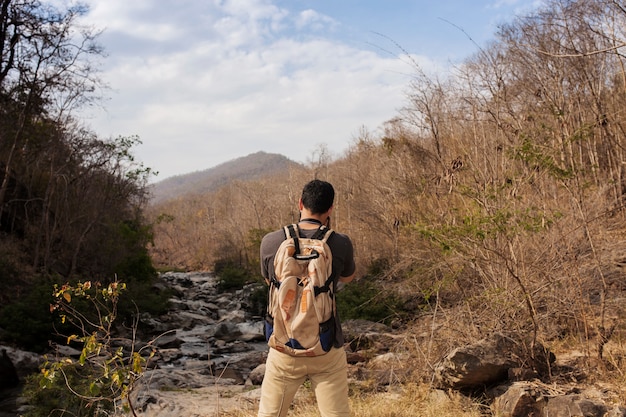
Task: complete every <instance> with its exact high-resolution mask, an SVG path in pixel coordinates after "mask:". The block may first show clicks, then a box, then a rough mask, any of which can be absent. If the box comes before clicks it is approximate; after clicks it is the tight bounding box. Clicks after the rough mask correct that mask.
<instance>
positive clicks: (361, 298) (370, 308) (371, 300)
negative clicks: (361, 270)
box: [337, 278, 405, 323]
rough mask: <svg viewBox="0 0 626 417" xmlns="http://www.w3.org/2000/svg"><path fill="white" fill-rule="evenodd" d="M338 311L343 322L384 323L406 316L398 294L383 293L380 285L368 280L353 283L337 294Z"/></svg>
mask: <svg viewBox="0 0 626 417" xmlns="http://www.w3.org/2000/svg"><path fill="white" fill-rule="evenodd" d="M337 310H338V311H339V315H340V317H341V319H342V320H346V319H364V320H370V321H374V322H383V323H389V322H390V321H391V320H392V319H393V318H396V317H399V316H403V315H404V314H405V312H404V311H403V310H402V302H401V301H400V299H399V297H398V296H397V295H396V294H394V293H391V292H389V293H387V292H385V291H383V287H382V286H381V284H380V283H377V282H375V281H371V280H370V279H368V278H364V279H360V280H358V281H353V282H351V283H349V284H347V285H346V286H345V287H344V288H343V289H342V290H341V291H340V292H338V293H337Z"/></svg>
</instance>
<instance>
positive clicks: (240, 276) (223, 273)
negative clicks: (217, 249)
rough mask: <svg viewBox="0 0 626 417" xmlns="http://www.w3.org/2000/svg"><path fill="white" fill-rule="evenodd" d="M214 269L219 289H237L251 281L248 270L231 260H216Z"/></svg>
mask: <svg viewBox="0 0 626 417" xmlns="http://www.w3.org/2000/svg"><path fill="white" fill-rule="evenodd" d="M214 269H215V274H216V275H217V278H218V281H217V288H218V290H219V291H229V290H238V289H241V288H243V286H244V285H246V284H248V283H249V282H251V281H252V278H251V276H250V274H249V273H248V271H246V269H245V268H244V267H242V266H239V265H237V264H235V263H233V262H218V263H216V265H215V268H214Z"/></svg>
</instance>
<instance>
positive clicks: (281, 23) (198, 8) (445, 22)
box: [56, 0, 541, 181]
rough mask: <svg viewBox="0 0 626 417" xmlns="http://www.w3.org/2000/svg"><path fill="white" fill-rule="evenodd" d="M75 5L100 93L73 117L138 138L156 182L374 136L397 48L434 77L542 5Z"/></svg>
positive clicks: (399, 96)
mask: <svg viewBox="0 0 626 417" xmlns="http://www.w3.org/2000/svg"><path fill="white" fill-rule="evenodd" d="M56 1H57V2H58V1H61V2H62V1H64V0H56ZM68 1H71V0H65V2H66V3H67V2H68ZM83 2H85V3H87V4H88V5H90V8H91V11H90V12H89V14H88V15H87V16H85V17H84V23H86V24H89V25H93V26H95V27H98V28H101V29H103V30H104V32H103V34H102V36H101V38H100V42H101V44H102V45H103V46H104V47H105V49H106V51H107V54H108V56H107V58H106V59H104V60H103V61H102V74H101V76H102V79H103V81H105V82H106V83H107V84H108V86H109V87H110V89H109V90H107V91H105V92H104V96H105V100H104V101H103V102H102V105H101V106H100V107H96V108H90V109H86V110H85V111H84V112H82V113H81V117H83V118H84V121H85V123H86V124H88V125H89V126H91V127H92V129H93V130H94V131H96V132H97V133H99V134H100V135H101V136H102V137H116V136H119V135H122V136H130V135H138V136H139V137H140V139H141V140H142V142H143V144H142V145H140V146H139V147H138V148H136V149H135V155H136V157H137V159H138V160H139V161H141V162H142V163H143V164H144V165H145V166H148V167H150V168H152V169H154V170H156V171H158V172H159V175H158V176H157V177H156V178H154V179H153V181H160V180H163V179H165V178H168V177H171V176H174V175H180V174H186V173H190V172H193V171H199V170H204V169H208V168H211V167H214V166H216V165H219V164H221V163H223V162H227V161H229V160H232V159H234V158H238V157H242V156H246V155H248V154H250V153H254V152H257V151H265V152H272V153H280V154H283V155H285V156H287V157H289V158H291V159H293V160H294V161H298V162H305V163H306V162H307V161H310V160H312V159H313V155H314V153H315V152H316V151H317V150H319V149H320V146H323V147H326V149H327V150H328V151H330V152H331V154H332V155H334V156H341V154H342V153H343V152H345V150H346V149H347V148H348V147H349V146H350V145H351V144H352V143H353V141H354V139H355V138H356V137H357V136H358V133H359V131H360V130H361V129H362V128H366V129H368V130H370V131H371V132H376V131H377V129H379V128H380V127H381V126H382V124H383V123H384V122H385V121H387V120H389V119H391V118H392V117H394V116H396V115H397V113H398V110H399V108H401V107H402V106H403V105H404V104H405V97H406V93H407V88H408V84H409V81H410V77H411V74H412V68H411V65H410V64H409V63H408V60H407V58H406V57H405V56H404V52H403V50H404V51H406V52H408V53H410V54H411V56H412V59H413V60H415V61H416V62H418V63H419V64H420V66H422V68H423V69H425V70H426V71H429V72H431V73H434V72H445V69H446V68H448V67H449V66H450V65H452V64H455V63H459V62H461V61H462V60H463V59H464V58H467V57H468V56H470V55H471V54H472V53H474V52H476V50H477V49H476V48H477V47H476V45H475V44H478V45H481V46H482V45H484V44H485V43H486V42H488V41H489V40H491V39H493V37H494V33H495V31H496V29H497V25H498V24H500V23H502V22H506V21H509V20H510V19H512V18H513V16H514V15H515V14H524V13H527V12H529V11H531V10H533V9H534V8H535V7H537V6H539V5H540V4H541V3H540V2H539V0H439V1H424V0H413V1H410V0H376V1H375V0H367V1H358V0H169V1H164V0H132V1H131V0H106V1H102V0H86V1H83ZM464 32H465V33H464ZM468 35H469V36H470V37H471V38H472V39H471V40H470V39H468ZM397 45H400V48H399V47H398V46H397Z"/></svg>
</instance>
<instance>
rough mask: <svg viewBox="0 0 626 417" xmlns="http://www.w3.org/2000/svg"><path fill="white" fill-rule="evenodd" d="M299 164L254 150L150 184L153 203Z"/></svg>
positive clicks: (283, 157)
mask: <svg viewBox="0 0 626 417" xmlns="http://www.w3.org/2000/svg"><path fill="white" fill-rule="evenodd" d="M300 167H301V165H300V164H298V163H297V162H294V161H292V160H290V159H289V158H287V157H285V156H283V155H279V154H273V153H266V152H256V153H253V154H250V155H248V156H244V157H241V158H237V159H233V160H231V161H228V162H225V163H223V164H220V165H217V166H216V167H213V168H209V169H206V170H203V171H195V172H192V173H189V174H184V175H177V176H174V177H170V178H166V179H164V180H163V181H159V182H156V183H154V184H153V185H152V186H151V190H150V191H151V193H152V199H151V203H152V204H158V203H162V202H163V201H166V200H171V199H174V198H178V197H181V196H183V195H186V194H206V193H210V192H212V191H216V190H217V189H218V188H220V187H222V186H224V185H226V184H228V183H229V182H231V181H234V180H250V179H254V178H259V177H263V176H268V175H274V174H279V173H282V172H286V171H288V170H289V168H300Z"/></svg>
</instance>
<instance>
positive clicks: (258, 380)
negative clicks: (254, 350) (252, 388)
mask: <svg viewBox="0 0 626 417" xmlns="http://www.w3.org/2000/svg"><path fill="white" fill-rule="evenodd" d="M263 377H265V364H264V363H262V364H260V365H258V366H257V367H256V368H254V369H253V370H252V372H250V375H249V376H248V378H249V379H250V382H251V383H252V385H261V384H262V383H263Z"/></svg>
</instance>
